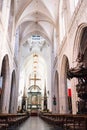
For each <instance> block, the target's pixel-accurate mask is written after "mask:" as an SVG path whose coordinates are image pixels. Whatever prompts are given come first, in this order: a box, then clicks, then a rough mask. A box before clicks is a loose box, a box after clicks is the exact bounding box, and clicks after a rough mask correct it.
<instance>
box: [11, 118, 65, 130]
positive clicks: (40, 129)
mask: <svg viewBox="0 0 87 130" xmlns="http://www.w3.org/2000/svg"><path fill="white" fill-rule="evenodd" d="M14 129H15V130H63V129H61V128H59V127H54V126H52V125H50V124H47V123H46V122H45V121H43V120H42V119H40V118H39V117H30V118H29V119H28V120H27V121H25V122H24V123H23V124H21V125H20V127H18V128H14ZM10 130H13V128H10Z"/></svg>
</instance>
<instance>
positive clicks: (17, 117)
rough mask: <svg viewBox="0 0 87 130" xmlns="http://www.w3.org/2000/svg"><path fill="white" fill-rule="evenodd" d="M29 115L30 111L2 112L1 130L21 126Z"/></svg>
mask: <svg viewBox="0 0 87 130" xmlns="http://www.w3.org/2000/svg"><path fill="white" fill-rule="evenodd" d="M28 117H29V114H28V113H20V114H0V130H7V129H8V128H10V127H16V126H19V125H20V124H21V123H22V122H24V121H25V120H26V119H27V118H28Z"/></svg>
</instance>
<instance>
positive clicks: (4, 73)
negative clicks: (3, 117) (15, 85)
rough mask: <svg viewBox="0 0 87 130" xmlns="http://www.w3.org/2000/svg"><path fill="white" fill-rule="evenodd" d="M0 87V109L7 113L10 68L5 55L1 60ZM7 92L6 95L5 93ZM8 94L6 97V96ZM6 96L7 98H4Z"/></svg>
mask: <svg viewBox="0 0 87 130" xmlns="http://www.w3.org/2000/svg"><path fill="white" fill-rule="evenodd" d="M1 77H2V87H1V96H0V97H1V98H0V111H1V112H2V113H3V112H5V113H8V109H9V104H8V103H9V90H10V84H9V82H10V69H9V58H8V55H5V56H4V58H3V60H2V69H1ZM7 94H8V95H7ZM7 96H8V97H7ZM6 97H7V98H6Z"/></svg>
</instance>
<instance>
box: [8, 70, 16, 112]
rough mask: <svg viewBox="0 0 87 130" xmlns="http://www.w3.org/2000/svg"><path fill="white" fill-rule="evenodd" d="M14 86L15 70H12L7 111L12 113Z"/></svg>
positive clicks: (13, 107)
mask: <svg viewBox="0 0 87 130" xmlns="http://www.w3.org/2000/svg"><path fill="white" fill-rule="evenodd" d="M15 87H16V77H15V70H13V72H12V79H11V89H10V102H9V113H14V111H15V110H14V109H15V89H16V88H15Z"/></svg>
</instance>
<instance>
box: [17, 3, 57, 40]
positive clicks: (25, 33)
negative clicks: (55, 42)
mask: <svg viewBox="0 0 87 130" xmlns="http://www.w3.org/2000/svg"><path fill="white" fill-rule="evenodd" d="M58 1H59V0H53V1H52V0H16V29H17V28H18V27H20V39H21V43H24V41H26V40H27V39H28V37H29V36H30V34H39V35H42V36H43V37H44V38H46V40H49V42H52V34H53V31H54V28H55V27H56V24H57V20H58V3H59V2H58Z"/></svg>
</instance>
